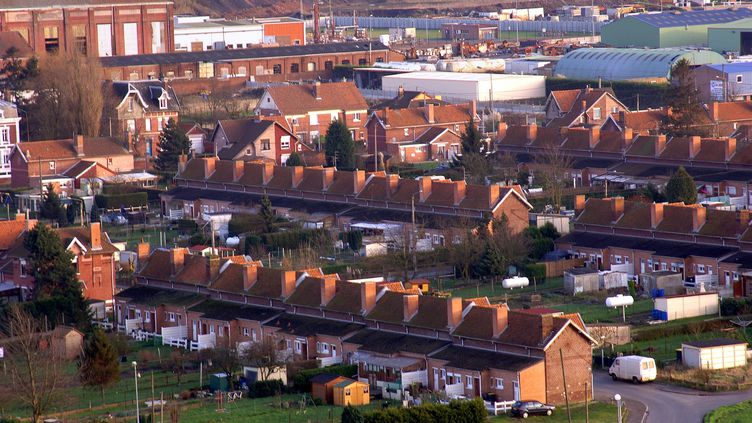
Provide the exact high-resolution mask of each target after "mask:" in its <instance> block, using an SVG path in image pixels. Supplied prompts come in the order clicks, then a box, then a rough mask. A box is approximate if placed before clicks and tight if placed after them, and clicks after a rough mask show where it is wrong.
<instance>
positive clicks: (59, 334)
mask: <svg viewBox="0 0 752 423" xmlns="http://www.w3.org/2000/svg"><path fill="white" fill-rule="evenodd" d="M52 342H53V343H54V344H55V351H57V352H58V353H60V354H62V355H63V357H65V359H66V360H73V359H74V358H76V357H78V356H79V354H81V350H82V349H83V345H84V334H83V333H81V332H80V331H78V330H77V329H76V328H73V327H70V326H64V325H59V326H57V327H55V329H54V330H53V331H52Z"/></svg>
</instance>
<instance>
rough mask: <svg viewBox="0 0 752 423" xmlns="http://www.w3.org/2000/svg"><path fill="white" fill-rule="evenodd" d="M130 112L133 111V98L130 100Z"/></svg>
mask: <svg viewBox="0 0 752 423" xmlns="http://www.w3.org/2000/svg"><path fill="white" fill-rule="evenodd" d="M128 111H129V112H132V111H133V98H132V97H131V98H129V99H128Z"/></svg>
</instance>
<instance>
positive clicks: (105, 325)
mask: <svg viewBox="0 0 752 423" xmlns="http://www.w3.org/2000/svg"><path fill="white" fill-rule="evenodd" d="M91 324H92V325H94V326H95V327H98V328H100V329H102V330H105V331H109V330H112V329H113V328H114V326H115V325H113V324H112V322H109V321H106V320H94V321H92V322H91ZM119 329H120V325H118V330H119Z"/></svg>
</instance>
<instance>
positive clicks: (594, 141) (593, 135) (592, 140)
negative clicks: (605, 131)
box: [588, 126, 601, 148]
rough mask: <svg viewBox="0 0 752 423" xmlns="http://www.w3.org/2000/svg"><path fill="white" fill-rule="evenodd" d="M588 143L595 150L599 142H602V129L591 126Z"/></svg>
mask: <svg viewBox="0 0 752 423" xmlns="http://www.w3.org/2000/svg"><path fill="white" fill-rule="evenodd" d="M588 129H589V130H588V143H589V145H590V148H595V146H596V145H598V142H600V140H601V128H599V127H597V126H591V127H590V128H588Z"/></svg>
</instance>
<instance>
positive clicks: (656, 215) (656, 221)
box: [650, 203, 663, 229]
mask: <svg viewBox="0 0 752 423" xmlns="http://www.w3.org/2000/svg"><path fill="white" fill-rule="evenodd" d="M662 221H663V203H651V204H650V227H651V228H653V229H655V228H657V227H658V225H660V224H661V222H662Z"/></svg>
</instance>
